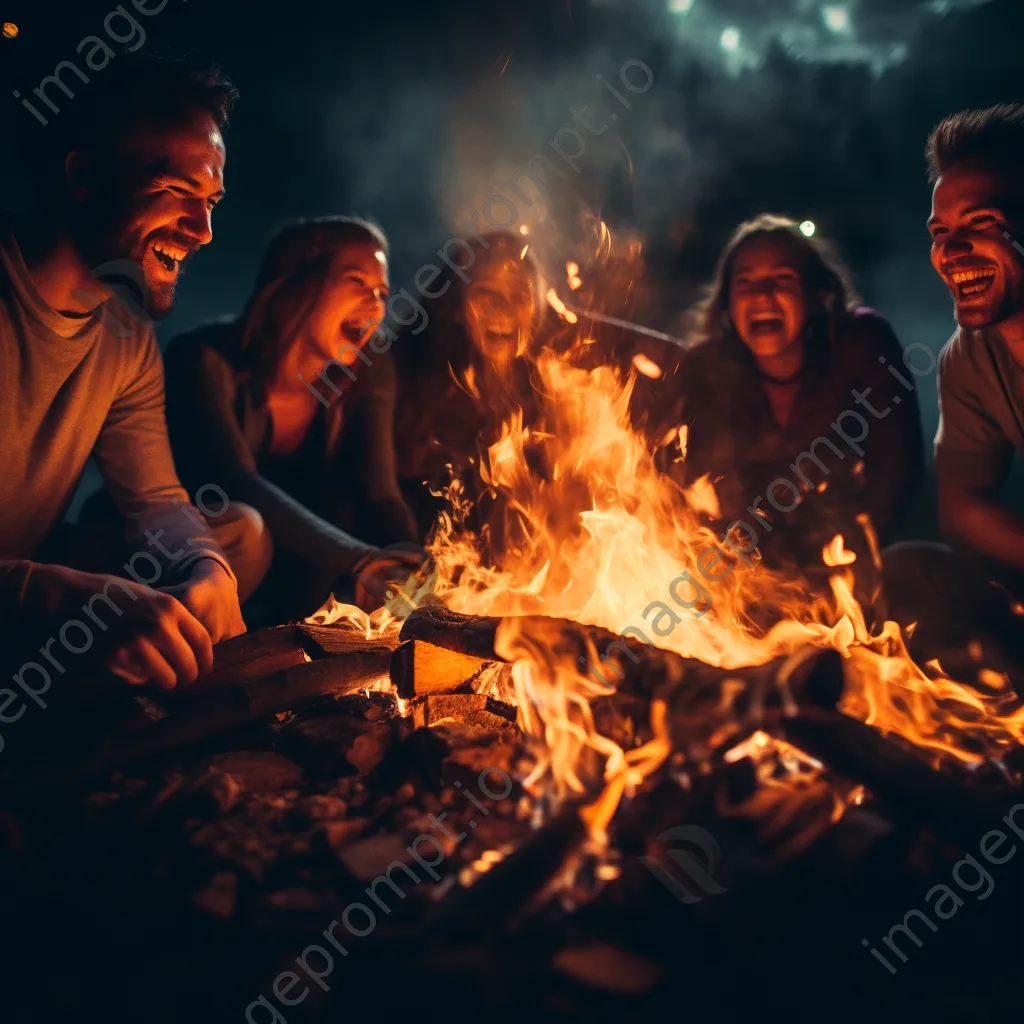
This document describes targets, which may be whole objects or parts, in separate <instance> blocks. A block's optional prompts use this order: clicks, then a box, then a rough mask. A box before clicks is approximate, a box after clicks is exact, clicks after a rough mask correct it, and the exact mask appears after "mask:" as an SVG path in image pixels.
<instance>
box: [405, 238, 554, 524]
mask: <svg viewBox="0 0 1024 1024" xmlns="http://www.w3.org/2000/svg"><path fill="white" fill-rule="evenodd" d="M471 248H472V252H473V261H472V262H470V261H468V260H467V262H466V266H465V269H464V270H463V271H462V272H461V273H454V272H453V273H451V274H450V275H449V276H448V277H447V278H446V279H444V280H442V281H441V282H440V283H438V284H436V285H435V286H434V289H433V291H434V292H435V293H437V296H438V297H437V298H434V299H430V300H427V302H425V304H424V306H425V308H426V310H427V312H428V314H429V320H428V326H427V328H426V330H425V331H423V332H422V333H420V334H419V335H414V334H413V333H412V332H406V333H404V334H401V335H400V336H399V339H398V342H397V344H396V346H395V361H396V364H397V367H398V378H399V402H398V410H397V416H396V422H395V438H396V445H397V452H398V466H399V477H400V478H401V480H402V487H403V491H404V493H405V495H406V498H407V500H408V502H409V504H410V505H411V506H412V507H413V508H414V509H415V510H416V517H417V521H418V524H419V528H420V532H421V535H424V536H425V535H426V534H427V533H428V532H429V530H430V528H431V526H432V525H433V523H434V522H435V520H436V518H437V515H438V513H439V512H440V511H441V510H442V509H443V508H444V507H445V503H444V501H443V500H441V499H439V498H437V497H435V496H434V495H432V494H431V493H430V489H431V488H432V489H434V490H437V489H438V487H440V486H443V485H444V484H446V483H447V482H448V479H449V474H448V471H447V469H446V466H448V465H451V466H452V468H453V470H454V471H455V474H456V475H457V476H459V478H460V479H461V480H462V481H463V482H464V483H466V484H468V485H469V486H470V487H471V488H472V487H475V486H476V482H477V481H478V479H479V478H478V474H477V472H476V468H475V467H476V466H477V465H478V464H479V453H480V451H481V450H486V449H487V447H489V446H490V445H491V444H493V443H494V442H495V441H497V440H498V431H499V430H500V428H501V424H502V422H503V421H504V420H505V419H506V418H507V417H508V416H509V415H510V414H511V413H512V412H513V411H514V410H516V409H520V408H521V409H524V410H525V412H524V415H525V416H526V417H527V419H528V418H529V410H530V409H531V407H532V404H533V396H534V390H533V388H534V384H535V382H534V381H533V380H532V376H531V369H532V363H531V361H530V359H529V357H530V356H531V355H534V354H535V352H536V349H537V346H538V339H539V337H540V335H541V331H542V324H543V323H544V320H545V314H546V312H547V308H548V307H547V303H546V302H545V299H544V292H543V288H542V285H541V278H540V275H539V272H538V269H537V267H536V265H535V264H534V262H533V260H532V259H531V257H530V256H529V254H528V253H527V254H525V255H524V254H523V250H524V248H525V244H524V241H523V239H522V237H521V236H519V235H515V234H511V233H507V232H499V233H496V234H491V235H485V236H483V237H482V238H481V239H478V240H477V242H476V244H474V245H473V246H472V247H471ZM462 274H465V277H466V278H468V282H467V281H465V280H463V278H462ZM467 470H469V471H468V472H467Z"/></svg>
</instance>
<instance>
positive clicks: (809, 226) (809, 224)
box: [800, 220, 818, 238]
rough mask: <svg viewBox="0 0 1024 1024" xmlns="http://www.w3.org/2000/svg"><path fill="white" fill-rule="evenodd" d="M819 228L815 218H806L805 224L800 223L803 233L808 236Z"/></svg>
mask: <svg viewBox="0 0 1024 1024" xmlns="http://www.w3.org/2000/svg"><path fill="white" fill-rule="evenodd" d="M817 230H818V226H817V224H815V223H814V221H813V220H805V221H804V222H803V224H801V225H800V231H801V232H802V233H803V234H805V235H806V236H807V237H808V238H811V237H812V236H813V235H814V232H815V231H817Z"/></svg>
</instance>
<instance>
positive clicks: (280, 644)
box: [175, 626, 323, 699]
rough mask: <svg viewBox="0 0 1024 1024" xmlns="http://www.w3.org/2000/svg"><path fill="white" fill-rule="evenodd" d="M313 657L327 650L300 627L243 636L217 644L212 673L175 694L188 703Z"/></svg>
mask: <svg viewBox="0 0 1024 1024" xmlns="http://www.w3.org/2000/svg"><path fill="white" fill-rule="evenodd" d="M311 655H312V656H315V657H322V656H323V650H322V649H321V648H319V647H318V645H316V644H314V643H312V642H311V641H310V639H309V637H308V636H307V635H306V634H305V633H304V632H303V631H302V630H300V629H299V628H298V627H296V626H275V627H272V628H270V629H259V630H255V631H254V632H252V633H242V634H241V635H240V636H236V637H232V638H231V639H230V640H223V641H221V643H219V644H215V645H214V648H213V669H212V671H210V672H207V673H206V675H205V676H202V677H200V678H199V679H197V680H196V682H195V685H194V686H192V687H188V688H183V689H181V690H178V691H175V696H176V697H179V698H181V697H185V698H186V699H187V698H188V697H189V696H192V695H194V693H196V692H197V691H199V690H204V691H205V690H215V689H218V688H219V687H223V686H233V685H237V684H239V683H243V682H248V681H249V680H253V679H261V678H263V677H264V676H268V675H271V674H272V673H274V672H278V671H283V670H285V669H289V668H294V667H295V666H296V665H302V664H304V663H306V662H308V661H312V660H313V657H311Z"/></svg>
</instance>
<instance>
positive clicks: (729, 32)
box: [721, 27, 740, 53]
mask: <svg viewBox="0 0 1024 1024" xmlns="http://www.w3.org/2000/svg"><path fill="white" fill-rule="evenodd" d="M721 44H722V49H723V50H728V51H729V52H730V53H731V52H734V51H736V50H738V49H739V48H740V30H739V29H738V28H732V27H730V28H727V29H723V31H722V38H721Z"/></svg>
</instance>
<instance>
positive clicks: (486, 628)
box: [398, 605, 504, 661]
mask: <svg viewBox="0 0 1024 1024" xmlns="http://www.w3.org/2000/svg"><path fill="white" fill-rule="evenodd" d="M500 624H501V619H499V618H490V617H488V616H486V615H460V614H459V613H458V612H453V611H449V610H448V609H447V608H445V607H444V606H443V605H424V606H423V607H422V608H417V609H416V610H415V611H414V612H412V614H411V615H410V616H409V617H408V618H407V619H406V620H405V622H404V624H403V625H402V631H401V632H400V633H399V634H398V639H399V640H400V641H401V642H402V643H405V642H406V641H407V640H424V641H426V642H427V643H429V644H433V645H434V646H435V647H442V648H444V649H445V650H447V651H455V652H456V653H457V654H465V655H468V656H469V657H471V658H479V659H480V660H481V661H503V660H504V659H502V658H499V657H498V655H497V654H495V653H494V638H495V635H496V634H497V632H498V626H499V625H500Z"/></svg>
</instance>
